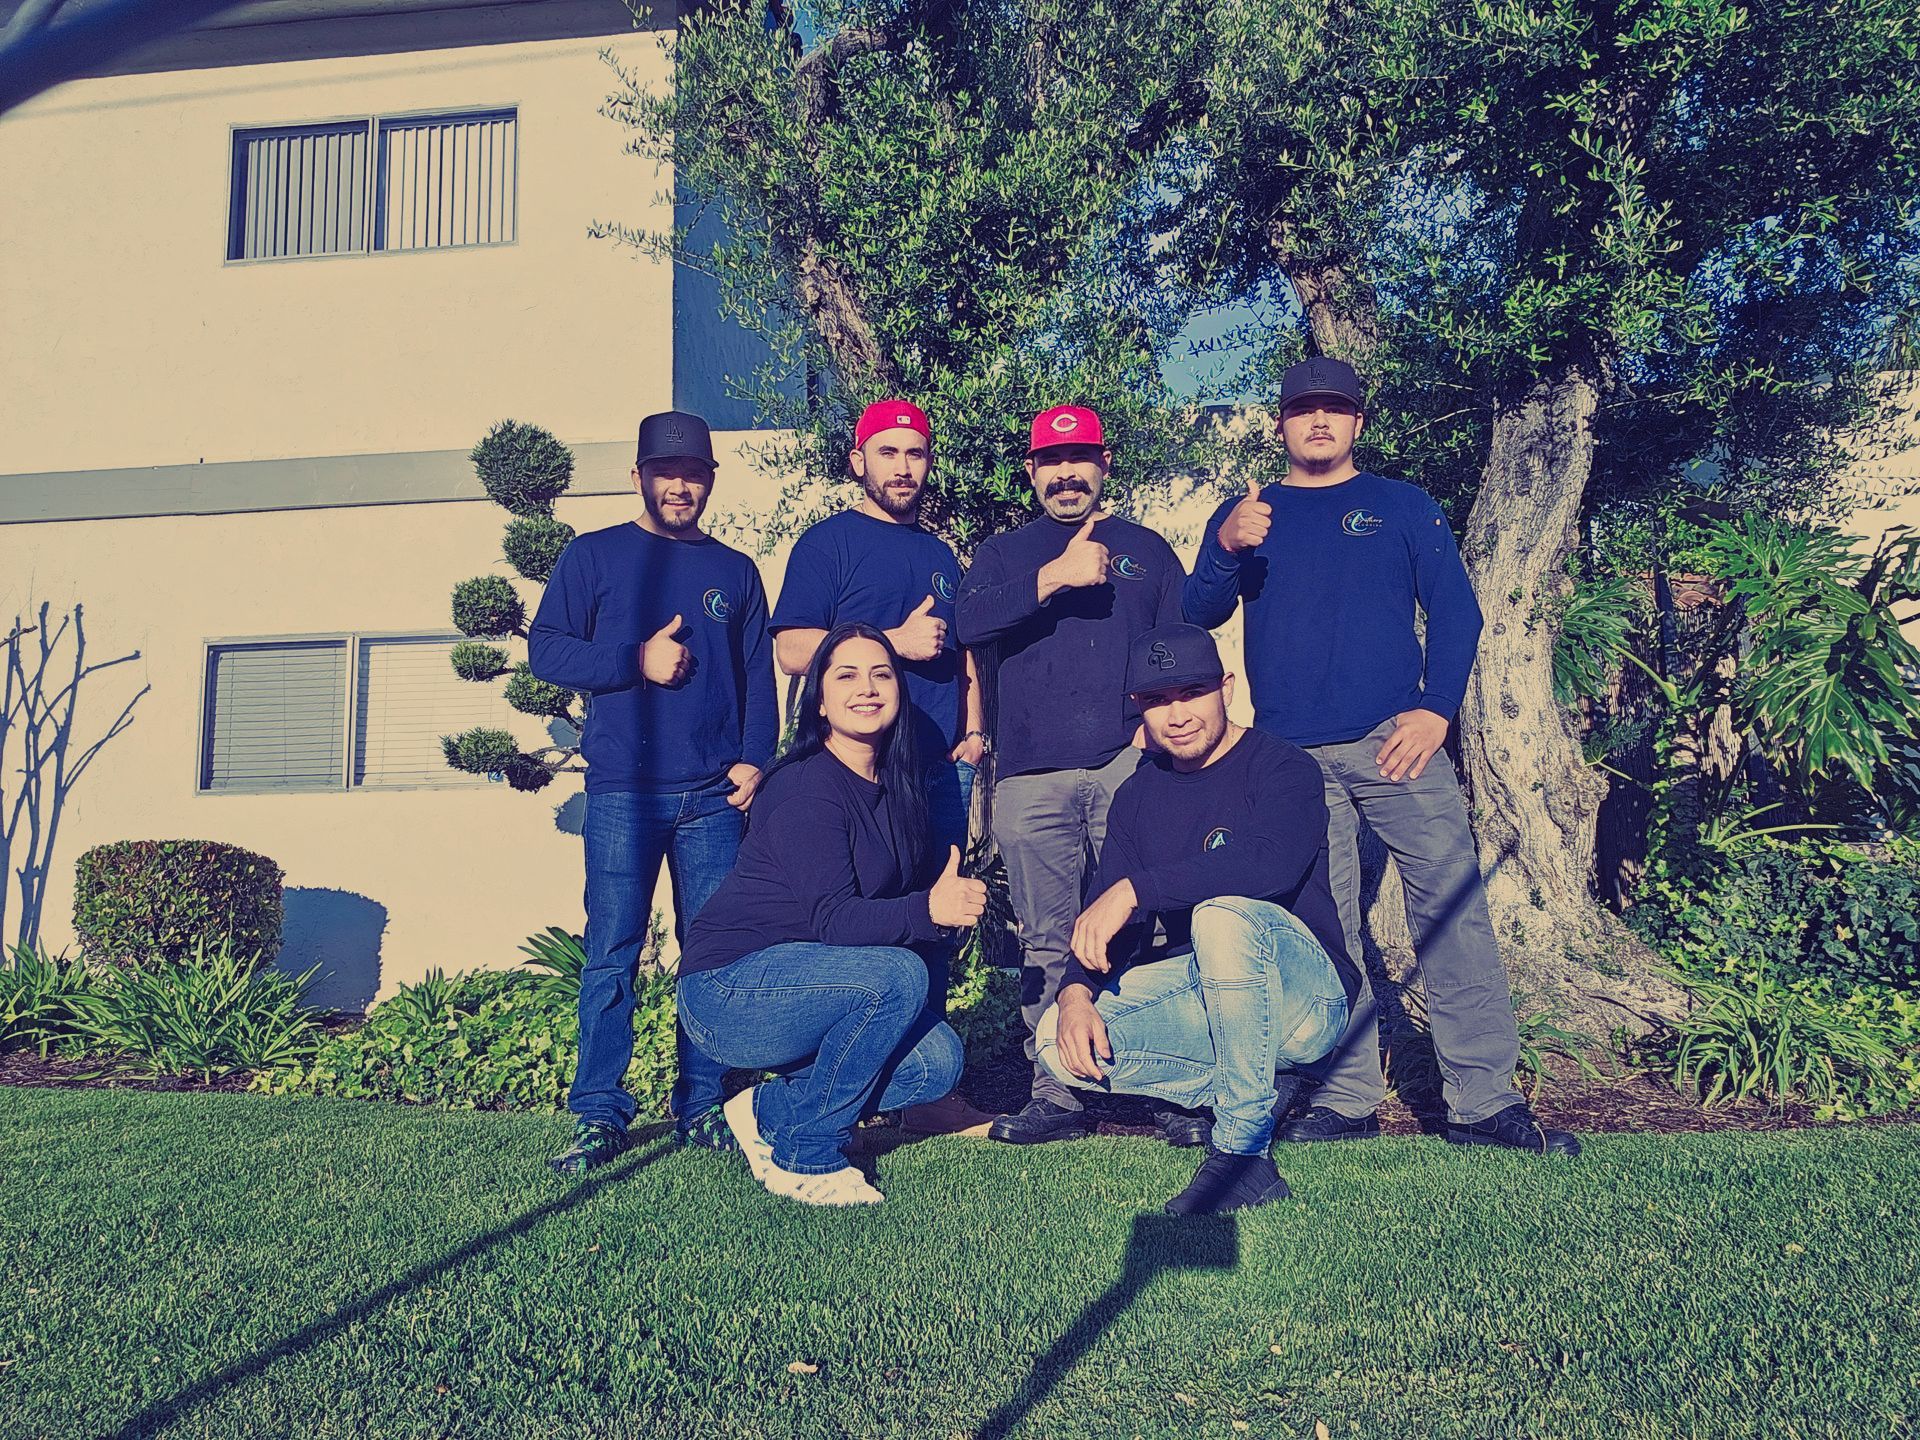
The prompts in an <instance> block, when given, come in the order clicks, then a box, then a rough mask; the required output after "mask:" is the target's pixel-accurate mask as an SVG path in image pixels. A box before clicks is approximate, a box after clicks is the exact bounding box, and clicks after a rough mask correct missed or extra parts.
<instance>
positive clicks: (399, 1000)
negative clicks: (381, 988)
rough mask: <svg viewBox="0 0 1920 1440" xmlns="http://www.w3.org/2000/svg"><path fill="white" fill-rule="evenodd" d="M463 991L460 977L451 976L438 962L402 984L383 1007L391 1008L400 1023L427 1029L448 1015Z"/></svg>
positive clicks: (385, 1008)
mask: <svg viewBox="0 0 1920 1440" xmlns="http://www.w3.org/2000/svg"><path fill="white" fill-rule="evenodd" d="M461 995H462V987H461V983H460V979H459V977H453V978H449V977H448V975H447V972H446V971H445V970H442V969H441V968H440V967H439V966H437V965H436V966H434V967H433V968H432V969H431V970H429V971H427V973H426V974H424V975H422V976H421V977H420V978H419V979H418V980H416V981H414V982H413V984H411V985H402V986H401V987H400V988H399V989H398V990H397V991H395V992H394V993H393V994H392V995H391V996H389V997H388V998H387V999H386V1000H385V1001H383V1002H382V1003H381V1006H380V1008H381V1009H382V1010H383V1011H385V1010H388V1009H391V1010H392V1011H393V1012H394V1018H395V1019H396V1020H398V1021H399V1022H400V1023H402V1024H407V1025H412V1026H415V1027H417V1028H419V1029H421V1030H423V1031H424V1030H428V1029H431V1028H432V1027H433V1026H434V1025H435V1024H437V1023H439V1022H440V1021H442V1020H444V1019H446V1018H447V1016H448V1015H450V1014H451V1013H452V1012H453V1009H454V1005H455V1004H456V1002H457V1001H458V1000H459V999H460V998H461Z"/></svg>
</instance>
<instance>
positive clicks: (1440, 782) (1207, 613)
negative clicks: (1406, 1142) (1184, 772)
mask: <svg viewBox="0 0 1920 1440" xmlns="http://www.w3.org/2000/svg"><path fill="white" fill-rule="evenodd" d="M1365 423H1366V421H1365V415H1364V407H1363V405H1362V403H1361V392H1360V380H1359V377H1358V376H1357V375H1355V374H1354V371H1353V367H1352V366H1350V365H1348V364H1346V363H1345V362H1344V361H1341V360H1335V359H1332V358H1330V357H1326V356H1318V357H1315V358H1313V359H1311V360H1305V361H1302V362H1301V363H1300V364H1298V365H1295V366H1293V367H1292V368H1290V369H1289V370H1288V371H1287V372H1286V374H1285V375H1284V376H1283V377H1282V379H1281V390H1280V432H1281V438H1282V440H1283V442H1284V443H1285V446H1286V451H1287V459H1288V467H1289V468H1288V471H1287V476H1286V479H1285V481H1284V482H1283V483H1282V484H1279V485H1269V486H1267V487H1265V489H1264V490H1263V489H1262V488H1261V487H1260V486H1259V485H1258V484H1253V485H1250V486H1249V487H1248V489H1247V493H1246V494H1244V495H1241V496H1236V497H1234V498H1232V499H1229V500H1227V501H1225V502H1224V503H1223V504H1222V505H1221V506H1220V508H1219V509H1218V510H1216V511H1215V512H1214V515H1213V517H1212V518H1211V519H1210V520H1209V521H1208V522H1207V528H1206V532H1205V538H1204V539H1203V540H1202V541H1201V545H1200V553H1199V555H1198V556H1197V557H1196V559H1195V561H1194V567H1193V574H1192V575H1191V576H1190V577H1189V579H1188V581H1187V585H1186V593H1185V597H1184V607H1183V608H1184V612H1185V615H1186V618H1187V619H1188V620H1190V621H1192V622H1194V623H1195V624H1199V625H1208V626H1213V625H1220V624H1223V623H1224V622H1225V621H1226V620H1227V619H1228V618H1229V617H1230V616H1231V615H1232V614H1233V611H1234V608H1235V607H1236V606H1237V605H1240V604H1242V603H1244V605H1245V607H1246V656H1247V677H1248V680H1249V683H1250V684H1251V687H1252V691H1253V704H1254V722H1253V723H1254V725H1255V726H1256V727H1258V728H1259V729H1261V730H1264V731H1267V732H1268V733H1270V734H1273V735H1277V736H1279V737H1281V738H1282V739H1286V740H1290V741H1292V742H1293V743H1294V744H1296V745H1298V746H1301V747H1302V748H1303V749H1305V750H1306V751H1307V752H1308V753H1309V754H1311V755H1312V756H1313V758H1314V759H1315V760H1316V761H1317V762H1318V763H1319V766H1320V769H1321V771H1322V772H1323V774H1324V776H1325V781H1326V801H1327V809H1328V830H1329V846H1330V848H1329V859H1330V864H1331V870H1332V880H1333V891H1334V894H1335V896H1336V897H1337V898H1338V901H1339V905H1340V917H1341V922H1342V927H1341V928H1342V931H1343V937H1344V938H1343V944H1344V946H1345V949H1346V953H1347V955H1348V956H1349V957H1350V958H1351V959H1353V960H1355V961H1356V962H1357V960H1358V958H1359V955H1360V854H1359V843H1358V834H1359V823H1360V821H1361V820H1362V819H1364V820H1365V821H1366V822H1367V824H1368V826H1369V827H1370V828H1371V829H1372V830H1373V831H1374V833H1375V834H1377V835H1378V836H1379V837H1380V839H1381V841H1382V842H1383V843H1384V844H1385V845H1386V847H1387V848H1388V850H1389V851H1391V852H1392V853H1393V855H1394V857H1395V859H1396V860H1397V862H1398V865H1399V871H1400V878H1401V883H1402V885H1403V886H1404V887H1405V889H1406V900H1407V919H1408V924H1409V926H1410V928H1411V929H1412V931H1413V941H1414V948H1415V950H1416V951H1417V953H1418V955H1419V959H1420V969H1421V974H1422V977H1423V984H1424V986H1425V989H1426V997H1427V1015H1428V1020H1429V1023H1430V1026H1431V1029H1432V1035H1433V1045H1434V1050H1435V1053H1436V1055H1437V1058H1438V1060H1439V1068H1440V1074H1441V1079H1442V1082H1443V1084H1444V1088H1445V1093H1446V1101H1447V1119H1448V1122H1449V1123H1448V1127H1447V1138H1448V1139H1449V1140H1451V1141H1454V1142H1455V1143H1457V1144H1463V1145H1499V1146H1507V1147H1511V1148H1515V1149H1521V1150H1530V1151H1533V1152H1535V1153H1537V1154H1551V1155H1577V1154H1578V1153H1579V1151H1580V1144H1579V1141H1578V1140H1577V1139H1576V1138H1575V1137H1574V1136H1572V1135H1570V1134H1568V1133H1567V1132H1565V1131H1562V1130H1549V1129H1547V1128H1545V1127H1544V1126H1542V1125H1541V1124H1540V1123H1539V1121H1538V1120H1536V1119H1535V1117H1534V1114H1533V1111H1532V1109H1531V1108H1530V1107H1529V1106H1528V1104H1527V1101H1526V1097H1525V1096H1523V1095H1521V1094H1520V1092H1519V1091H1518V1090H1516V1089H1515V1088H1514V1084H1513V1072H1514V1066H1515V1064H1516V1063H1517V1062H1518V1059H1519V1053H1520V1046H1519V1035H1518V1032H1517V1030H1516V1027H1515V1024H1514V1016H1513V997H1512V992H1511V989H1510V987H1509V984H1508V981H1507V975H1506V971H1505V969H1504V968H1503V967H1502V965H1501V962H1500V952H1499V947H1498V946H1497V945H1496V943H1495V940H1494V934H1493V923H1492V921H1491V919H1490V918H1489V916H1488V912H1487V901H1486V893H1485V890H1484V888H1483V887H1482V884H1481V879H1480V870H1479V864H1478V860H1477V856H1476V853H1475V849H1474V841H1473V833H1472V830H1471V829H1470V828H1469V826H1468V823H1467V808H1466V804H1465V802H1464V801H1463V799H1462V797H1461V794H1460V787H1459V785H1458V783H1457V782H1456V780H1455V778H1454V773H1453V765H1452V762H1451V761H1450V760H1449V759H1448V758H1447V753H1446V750H1445V748H1444V747H1445V742H1446V736H1447V726H1448V723H1449V722H1450V721H1451V720H1452V718H1453V715H1454V713H1455V711H1457V710H1458V709H1459V707H1460V702H1461V700H1462V699H1463V698H1464V697H1465V695H1466V688H1467V676H1468V673H1469V671H1471V669H1472V668H1473V660H1474V652H1475V650H1476V649H1477V648H1478V645H1479V639H1480V623H1481V621H1480V605H1479V602H1478V600H1477V599H1476V598H1475V596H1474V593H1473V586H1472V583H1471V582H1470V581H1469V580H1468V578H1467V572H1466V567H1465V566H1464V565H1463V564H1461V561H1460V552H1459V550H1458V549H1457V548H1456V546H1455V545H1454V540H1453V531H1452V530H1451V529H1450V528H1449V527H1448V525H1447V518H1446V516H1445V514H1444V513H1442V511H1441V509H1440V507H1439V506H1438V505H1437V504H1435V503H1434V501H1433V499H1432V498H1431V497H1430V496H1428V495H1427V494H1426V493H1425V492H1424V491H1421V490H1419V489H1416V488H1415V487H1414V486H1412V485H1408V484H1405V483H1403V482H1401V481H1398V480H1389V479H1386V478H1384V477H1382V476H1379V475H1373V474H1368V473H1365V472H1362V471H1361V470H1360V469H1359V468H1358V467H1357V466H1356V465H1355V464H1354V461H1353V443H1354V440H1355V438H1356V437H1358V436H1359V434H1360V433H1361V431H1362V429H1363V428H1364V427H1365ZM1416 612H1418V614H1419V615H1421V616H1424V617H1425V644H1424V646H1423V645H1422V643H1421V634H1420V631H1419V629H1418V628H1417V626H1416ZM1325 1071H1326V1074H1325V1079H1324V1081H1323V1083H1321V1085H1320V1086H1319V1088H1318V1090H1317V1091H1316V1092H1315V1093H1314V1095H1313V1098H1312V1102H1311V1105H1310V1107H1309V1108H1308V1110H1307V1111H1306V1113H1305V1114H1303V1115H1301V1116H1299V1117H1298V1118H1296V1119H1294V1120H1292V1121H1291V1122H1289V1123H1288V1124H1287V1125H1286V1126H1285V1127H1284V1128H1283V1129H1282V1131H1281V1136H1280V1138H1281V1139H1283V1140H1288V1141H1328V1140H1353V1139H1364V1138H1366V1137H1368V1136H1373V1135H1378V1134H1379V1133H1380V1126H1379V1122H1378V1121H1377V1120H1375V1119H1374V1115H1373V1112H1374V1110H1375V1109H1376V1108H1377V1107H1378V1106H1379V1104H1380V1102H1381V1100H1382V1099H1384V1098H1385V1095H1386V1081H1385V1079H1384V1077H1383V1076H1382V1074H1381V1069H1380V1045H1379V1026H1378V1022H1377V1020H1376V1017H1375V1014H1374V1009H1373V996H1372V994H1371V992H1370V991H1363V992H1362V994H1361V996H1360V1000H1359V1004H1358V1006H1357V1007H1356V1009H1355V1012H1354V1016H1353V1024H1352V1025H1351V1027H1350V1028H1349V1029H1348V1032H1347V1036H1346V1039H1345V1041H1344V1042H1343V1043H1342V1045H1341V1047H1340V1049H1339V1051H1338V1052H1337V1053H1336V1054H1335V1055H1333V1056H1331V1057H1329V1060H1328V1064H1327V1066H1326V1067H1325Z"/></svg>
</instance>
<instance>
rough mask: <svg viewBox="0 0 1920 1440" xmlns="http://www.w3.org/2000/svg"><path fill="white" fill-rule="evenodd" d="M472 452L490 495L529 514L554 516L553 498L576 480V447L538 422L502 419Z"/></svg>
mask: <svg viewBox="0 0 1920 1440" xmlns="http://www.w3.org/2000/svg"><path fill="white" fill-rule="evenodd" d="M468 458H469V459H471V460H472V461H473V468H474V470H475V472H476V473H477V474H478V475H479V476H480V484H481V486H482V487H483V488H484V489H485V490H486V492H487V497H488V498H489V499H490V500H492V501H493V502H494V503H495V504H496V505H501V506H504V507H505V508H506V509H508V510H511V511H512V512H513V513H514V514H515V515H519V516H522V517H525V518H527V519H535V518H545V517H549V516H551V515H552V514H553V502H554V501H555V500H556V499H558V498H559V497H560V496H561V495H563V494H565V493H566V489H567V487H568V486H569V485H571V484H572V483H573V452H572V451H571V450H569V449H568V448H567V447H566V446H565V445H562V444H561V443H560V442H559V441H558V440H556V439H554V437H553V435H552V434H551V433H549V432H548V431H546V430H543V429H541V428H540V427H539V426H538V425H523V424H521V423H520V422H519V421H517V420H502V421H501V422H500V423H499V424H497V425H495V426H494V427H493V428H492V429H491V430H489V431H488V432H487V434H486V438H484V439H483V440H481V441H480V443H479V444H477V445H475V446H474V447H473V451H472V453H471V454H470V455H469V457H468ZM528 578H529V579H532V578H534V577H532V576H529V577H528ZM539 578H541V579H544V578H545V577H544V576H542V577H539ZM467 633H468V634H475V633H477V632H475V631H468V632H467Z"/></svg>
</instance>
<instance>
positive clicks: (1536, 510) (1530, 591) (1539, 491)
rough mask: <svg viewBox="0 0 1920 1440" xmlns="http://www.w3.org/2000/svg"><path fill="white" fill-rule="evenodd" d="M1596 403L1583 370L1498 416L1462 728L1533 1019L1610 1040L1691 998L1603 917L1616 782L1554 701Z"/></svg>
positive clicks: (1492, 886)
mask: <svg viewBox="0 0 1920 1440" xmlns="http://www.w3.org/2000/svg"><path fill="white" fill-rule="evenodd" d="M1598 401H1599V393H1598V388H1597V386H1596V385H1595V383H1594V380H1593V377H1592V376H1591V375H1590V374H1589V373H1588V372H1587V371H1585V370H1584V369H1582V368H1581V367H1579V366H1577V365H1572V366H1566V367H1564V368H1562V369H1560V370H1559V371H1557V372H1556V373H1553V374H1551V375H1549V376H1548V377H1546V378H1544V379H1542V380H1540V381H1539V382H1537V383H1536V384H1535V385H1534V386H1533V387H1532V388H1531V389H1529V390H1528V391H1527V392H1526V393H1525V394H1524V395H1523V396H1521V397H1519V398H1518V399H1517V400H1515V401H1513V402H1509V403H1502V404H1499V405H1497V406H1496V407H1495V413H1494V426H1493V442H1492V446H1491V448H1490V451H1489V454H1488V458H1487V466H1486V470H1485V473H1484V474H1483V476H1482V478H1481V483H1480V493H1479V496H1478V497H1477V498H1476V499H1475V501H1474V506H1473V513H1472V514H1471V515H1470V516H1469V518H1468V521H1467V533H1466V544H1465V547H1464V549H1465V556H1466V560H1467V566H1468V569H1469V571H1470V572H1471V574H1472V576H1473V582H1474V588H1475V590H1476V591H1477V592H1478V593H1479V596H1480V605H1481V609H1482V610H1483V611H1484V612H1485V615H1486V629H1485V630H1484V632H1483V633H1482V635H1481V639H1480V654H1479V659H1478V661H1477V663H1476V664H1475V666H1474V669H1473V676H1472V679H1471V680H1470V681H1469V682H1468V685H1467V696H1466V702H1465V704H1464V705H1462V707H1461V711H1460V722H1461V724H1460V729H1461V755H1462V759H1463V761H1464V768H1465V772H1466V782H1467V787H1468V793H1469V795H1470V796H1471V798H1472V804H1473V815H1474V830H1475V834H1476V836H1477V837H1478V840H1479V845H1480V865H1481V869H1482V871H1483V872H1484V873H1485V875H1486V879H1487V900H1488V903H1489V905H1490V907H1491V909H1492V912H1493V922H1494V930H1495V932H1496V933H1497V934H1498V936H1499V937H1500V943H1501V946H1502V949H1503V950H1504V952H1505V956H1506V960H1507V965H1508V968H1509V971H1510V972H1511V973H1512V975H1513V977H1514V984H1515V988H1516V989H1518V990H1520V991H1522V992H1525V993H1526V994H1527V995H1528V996H1529V997H1530V1002H1531V1003H1530V1008H1532V1009H1536V1010H1537V1009H1548V1010H1557V1011H1559V1012H1560V1013H1561V1015H1562V1016H1563V1017H1564V1019H1563V1021H1562V1023H1565V1024H1568V1025H1570V1026H1571V1027H1572V1028H1575V1029H1579V1030H1583V1031H1585V1032H1587V1033H1588V1034H1590V1035H1593V1036H1594V1037H1596V1038H1605V1036H1606V1035H1607V1034H1608V1033H1609V1032H1611V1031H1612V1030H1613V1029H1614V1028H1615V1027H1616V1026H1621V1025H1624V1026H1627V1027H1628V1028H1630V1029H1632V1030H1635V1031H1639V1030H1644V1029H1646V1028H1647V1027H1648V1026H1650V1025H1651V1024H1653V1023H1655V1022H1657V1021H1659V1020H1662V1019H1671V1018H1674V1017H1675V1016H1677V1015H1678V1014H1679V1013H1680V1011H1681V1008H1682V1006H1683V1004H1684V996H1683V994H1682V992H1681V991H1680V990H1678V989H1677V988H1676V987H1675V986H1673V985H1672V984H1671V983H1669V982H1667V981H1665V980H1663V979H1661V978H1660V977H1659V976H1658V974H1657V973H1656V969H1655V962H1654V958H1653V956H1652V955H1651V953H1650V952H1649V951H1647V949H1646V948H1645V947H1644V946H1643V945H1641V944H1640V943H1639V942H1638V941H1637V940H1636V939H1634V937H1633V936H1631V935H1630V934H1629V933H1628V932H1627V931H1626V930H1625V929H1624V927H1622V926H1621V925H1620V924H1619V923H1618V922H1617V921H1615V920H1614V919H1613V917H1612V916H1610V915H1608V914H1607V913H1606V912H1604V911H1603V910H1601V908H1600V907H1599V906H1598V905H1597V904H1596V903H1595V900H1594V895H1593V889H1592V886H1593V874H1594V821H1595V817H1596V815H1597V814H1598V812H1599V807H1600V801H1601V799H1602V798H1603V797H1604V796H1605V794H1606V792H1607V782H1606V778H1605V776H1604V775H1603V774H1602V773H1601V772H1600V771H1599V770H1597V769H1595V768H1594V767H1592V766H1589V765H1588V764H1586V763H1585V761H1584V759H1583V758H1582V756H1581V753H1580V743H1579V737H1578V734H1577V733H1576V731H1575V728H1574V725H1573V721H1572V718H1571V717H1570V716H1569V715H1568V714H1567V713H1566V712H1565V711H1564V710H1563V709H1562V708H1561V707H1560V705H1559V703H1558V702H1557V701H1556V700H1555V699H1554V698H1553V630H1552V627H1551V625H1550V624H1549V623H1548V621H1547V619H1546V618H1545V617H1546V616H1547V614H1548V613H1549V612H1550V609H1551V607H1552V604H1553V602H1554V600H1555V599H1556V598H1557V597H1558V595H1559V593H1560V592H1561V591H1562V589H1563V588H1564V587H1565V586H1566V585H1567V584H1568V583H1569V581H1568V579H1567V575H1566V560H1567V556H1568V554H1569V553H1570V552H1571V551H1572V549H1573V548H1574V546H1575V545H1576V544H1577V543H1578V540H1579V534H1580V530H1579V526H1580V508H1581V498H1582V495H1583V493H1584V492H1585V489H1586V485H1587V479H1588V475H1589V474H1590V472H1591V469H1592V463H1593V430H1592V420H1593V413H1594V409H1595V407H1596V406H1597V404H1598Z"/></svg>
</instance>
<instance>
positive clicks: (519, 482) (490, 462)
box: [468, 420, 573, 517]
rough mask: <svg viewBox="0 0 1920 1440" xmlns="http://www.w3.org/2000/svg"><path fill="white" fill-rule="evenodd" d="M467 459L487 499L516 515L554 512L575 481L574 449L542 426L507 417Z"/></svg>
mask: <svg viewBox="0 0 1920 1440" xmlns="http://www.w3.org/2000/svg"><path fill="white" fill-rule="evenodd" d="M468 458H469V459H471V460H472V461H473V468H474V471H475V473H477V474H478V475H479V477H480V484H481V487H482V488H483V489H485V490H486V492H487V497H488V498H489V499H490V500H492V501H493V502H494V503H495V504H497V505H503V506H505V507H506V508H507V509H509V510H511V511H512V512H513V513H514V514H516V515H523V516H528V517H532V516H539V515H551V514H552V513H553V502H554V500H555V499H556V498H558V497H559V496H560V495H562V494H564V493H565V492H566V488H567V486H568V485H570V484H572V483H573V452H572V451H571V450H569V449H568V448H567V447H566V446H564V445H562V444H561V443H560V442H559V441H558V440H556V439H554V438H553V436H552V435H550V434H548V433H547V432H546V431H545V430H542V429H541V428H540V427H539V426H538V425H522V424H521V423H520V422H519V421H517V420H502V421H501V422H500V423H499V424H498V425H496V426H494V427H493V429H491V430H489V431H488V432H487V434H486V438H484V439H483V440H481V442H480V443H479V444H478V445H475V446H474V447H473V451H472V453H471V454H470V455H469V456H468Z"/></svg>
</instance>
